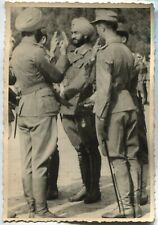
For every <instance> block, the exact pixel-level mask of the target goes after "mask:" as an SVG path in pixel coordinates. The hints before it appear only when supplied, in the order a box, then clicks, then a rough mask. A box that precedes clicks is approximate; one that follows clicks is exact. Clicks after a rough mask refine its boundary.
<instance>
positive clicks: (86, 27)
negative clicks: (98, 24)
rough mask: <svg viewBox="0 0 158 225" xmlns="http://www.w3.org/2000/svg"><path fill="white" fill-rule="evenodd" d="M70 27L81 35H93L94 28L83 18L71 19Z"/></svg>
mask: <svg viewBox="0 0 158 225" xmlns="http://www.w3.org/2000/svg"><path fill="white" fill-rule="evenodd" d="M71 27H72V28H73V29H75V30H76V31H78V32H80V33H82V34H83V35H87V36H91V35H93V34H94V27H93V26H92V25H91V24H90V22H89V21H88V20H87V19H86V18H84V17H79V18H75V19H73V20H72V23H71Z"/></svg>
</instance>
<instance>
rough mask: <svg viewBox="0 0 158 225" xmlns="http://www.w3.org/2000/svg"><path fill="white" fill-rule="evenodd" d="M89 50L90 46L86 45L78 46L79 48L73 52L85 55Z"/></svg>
mask: <svg viewBox="0 0 158 225" xmlns="http://www.w3.org/2000/svg"><path fill="white" fill-rule="evenodd" d="M91 48H92V47H91V45H90V44H87V43H86V44H83V45H82V46H80V47H79V48H76V49H75V50H74V52H75V53H76V54H80V55H85V54H86V53H87V52H88V51H89V50H90V49H91Z"/></svg>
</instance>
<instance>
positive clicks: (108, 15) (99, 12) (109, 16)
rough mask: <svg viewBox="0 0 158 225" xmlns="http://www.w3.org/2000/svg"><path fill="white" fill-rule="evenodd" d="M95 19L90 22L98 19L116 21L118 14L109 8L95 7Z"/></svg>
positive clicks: (95, 21)
mask: <svg viewBox="0 0 158 225" xmlns="http://www.w3.org/2000/svg"><path fill="white" fill-rule="evenodd" d="M95 15H96V19H95V20H94V21H92V22H91V23H97V22H98V21H107V22H116V23H117V22H118V14H117V13H116V12H114V11H112V10H109V9H96V10H95Z"/></svg>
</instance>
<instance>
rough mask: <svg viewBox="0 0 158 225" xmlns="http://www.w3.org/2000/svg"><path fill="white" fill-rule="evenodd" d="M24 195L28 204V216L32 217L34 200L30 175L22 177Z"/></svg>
mask: <svg viewBox="0 0 158 225" xmlns="http://www.w3.org/2000/svg"><path fill="white" fill-rule="evenodd" d="M22 183H23V190H24V196H25V198H26V201H27V204H28V214H29V218H33V217H34V213H35V200H34V197H33V188H32V175H31V174H30V175H28V176H25V177H24V178H23V179H22Z"/></svg>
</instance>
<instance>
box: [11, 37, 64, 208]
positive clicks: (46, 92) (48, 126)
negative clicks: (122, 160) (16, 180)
mask: <svg viewBox="0 0 158 225" xmlns="http://www.w3.org/2000/svg"><path fill="white" fill-rule="evenodd" d="M11 65H12V68H13V71H14V73H15V76H16V79H17V83H18V86H19V88H20V90H21V99H20V102H19V107H18V109H17V114H18V127H19V133H20V143H21V161H22V178H23V184H24V193H25V197H26V199H27V201H28V202H30V201H33V199H34V198H35V199H36V201H37V202H36V203H37V204H38V201H39V199H40V200H41V199H42V197H39V196H40V194H41V195H42V193H40V190H41V189H39V190H38V191H37V190H36V191H35V193H36V196H34V195H33V193H32V179H33V182H34V184H33V186H34V187H35V188H36V187H37V186H38V184H37V183H38V182H46V180H47V163H46V162H47V160H48V158H49V157H50V156H51V155H52V153H53V152H54V151H55V149H56V143H57V135H58V134H57V123H56V115H57V113H58V103H57V102H56V99H55V97H54V93H53V91H52V88H51V83H52V82H55V83H58V82H61V80H62V79H63V76H64V75H63V74H64V71H65V69H66V65H67V57H66V56H61V57H60V58H59V60H58V62H57V64H56V65H55V66H54V65H51V63H50V62H49V61H48V59H47V58H46V55H45V51H44V49H43V48H42V46H40V45H38V44H37V43H34V42H33V41H32V40H30V39H29V38H28V37H24V38H23V39H22V41H21V43H20V44H19V45H18V46H17V47H16V48H15V50H14V52H13V55H12V60H11ZM41 185H42V184H41ZM41 187H42V186H41ZM41 191H42V190H41Z"/></svg>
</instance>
